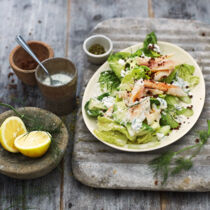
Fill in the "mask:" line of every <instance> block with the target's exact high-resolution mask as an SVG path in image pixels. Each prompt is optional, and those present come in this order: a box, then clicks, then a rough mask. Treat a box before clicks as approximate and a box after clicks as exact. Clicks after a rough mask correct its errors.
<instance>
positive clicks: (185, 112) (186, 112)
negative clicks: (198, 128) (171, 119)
mask: <svg viewBox="0 0 210 210" xmlns="http://www.w3.org/2000/svg"><path fill="white" fill-rule="evenodd" d="M176 113H177V115H184V116H185V117H191V116H192V115H193V110H192V109H190V108H182V109H181V110H177V111H176Z"/></svg>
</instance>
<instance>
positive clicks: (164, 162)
mask: <svg viewBox="0 0 210 210" xmlns="http://www.w3.org/2000/svg"><path fill="white" fill-rule="evenodd" d="M207 123H208V129H207V130H204V131H199V132H198V134H199V143H197V144H195V145H192V146H187V147H184V148H182V149H180V150H178V151H176V152H174V151H168V152H166V153H163V154H162V155H160V156H159V157H157V158H155V159H153V160H152V161H150V162H149V166H150V168H151V169H152V171H153V173H154V176H155V177H157V176H160V177H161V179H162V181H161V184H162V185H163V184H165V183H166V182H167V179H168V177H169V176H170V175H175V174H178V173H180V172H181V171H182V170H185V171H187V170H189V169H190V168H192V166H193V161H192V159H193V158H194V157H196V155H198V153H199V152H200V150H201V148H202V147H203V146H204V144H205V143H206V142H207V140H208V137H209V136H210V120H207ZM188 150H193V152H192V154H191V155H190V157H184V156H181V155H180V154H181V153H183V152H186V151H188Z"/></svg>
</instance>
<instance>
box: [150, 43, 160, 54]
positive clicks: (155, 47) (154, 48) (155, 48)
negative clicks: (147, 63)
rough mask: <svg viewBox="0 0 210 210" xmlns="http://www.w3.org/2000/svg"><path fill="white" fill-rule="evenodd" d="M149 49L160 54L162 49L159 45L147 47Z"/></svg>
mask: <svg viewBox="0 0 210 210" xmlns="http://www.w3.org/2000/svg"><path fill="white" fill-rule="evenodd" d="M147 47H148V48H150V47H151V48H152V50H153V51H155V52H157V53H160V47H159V46H158V45H157V44H151V43H150V44H148V46H147Z"/></svg>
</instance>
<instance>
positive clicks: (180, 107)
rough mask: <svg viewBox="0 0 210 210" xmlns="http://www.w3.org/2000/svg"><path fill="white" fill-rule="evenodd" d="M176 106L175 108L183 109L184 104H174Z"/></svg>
mask: <svg viewBox="0 0 210 210" xmlns="http://www.w3.org/2000/svg"><path fill="white" fill-rule="evenodd" d="M174 106H175V108H176V109H178V110H182V108H183V107H182V106H180V105H178V104H174Z"/></svg>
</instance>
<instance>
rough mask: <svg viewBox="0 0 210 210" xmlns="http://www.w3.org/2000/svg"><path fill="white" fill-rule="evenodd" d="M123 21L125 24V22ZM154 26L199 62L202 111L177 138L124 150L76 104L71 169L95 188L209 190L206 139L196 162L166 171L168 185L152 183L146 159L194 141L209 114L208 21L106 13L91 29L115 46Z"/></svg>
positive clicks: (88, 74)
mask: <svg viewBox="0 0 210 210" xmlns="http://www.w3.org/2000/svg"><path fill="white" fill-rule="evenodd" d="M125 26H126V27H125ZM151 31H155V32H156V33H157V36H158V39H159V40H162V41H168V42H171V43H174V44H177V45H179V46H180V47H182V48H184V49H185V50H186V51H188V52H189V53H190V54H191V55H192V56H193V57H194V58H195V59H196V60H197V62H198V64H199V65H200V67H201V68H202V71H203V74H204V76H205V82H206V89H207V97H206V102H205V107H204V110H203V112H202V115H201V117H200V118H199V120H198V122H197V123H196V125H195V126H194V128H193V129H192V130H191V131H190V132H189V133H188V134H187V135H186V136H185V137H183V138H182V139H181V140H179V141H177V142H176V143H174V144H172V145H171V146H168V147H166V148H163V149H161V150H156V151H153V152H147V153H126V152H121V151H118V150H114V149H112V148H109V147H108V146H105V145H104V144H102V143H101V142H99V141H98V140H97V139H95V138H94V137H93V136H92V135H91V134H90V132H89V131H88V130H87V128H86V126H85V124H84V122H83V119H82V116H81V110H79V112H78V120H77V123H76V136H75V144H74V151H73V173H74V176H75V177H76V178H77V179H78V180H79V181H81V182H82V183H84V184H86V185H89V186H92V187H99V188H113V189H142V190H169V191H209V190H210V176H209V174H210V164H209V158H210V156H209V149H210V144H209V143H207V145H206V146H205V148H204V149H203V151H202V152H201V153H200V155H198V157H196V159H195V166H194V168H193V169H191V170H190V171H188V172H183V173H181V174H180V175H179V176H174V177H171V178H170V179H169V181H168V184H167V185H164V186H161V184H160V181H158V184H155V182H156V179H154V177H153V174H152V172H151V170H150V169H149V167H148V165H147V163H148V162H149V161H150V160H152V159H153V158H154V157H156V156H157V155H159V154H161V153H162V152H163V151H166V150H176V149H177V148H181V147H183V146H187V145H192V144H195V138H196V137H195V131H196V130H201V129H204V128H205V126H206V119H207V118H208V117H210V113H209V108H208V107H209V104H210V100H209V99H208V95H209V94H210V92H209V90H208V88H209V86H210V82H209V78H210V77H209V66H208V65H209V63H210V55H209V51H210V42H209V41H210V26H209V25H207V24H203V23H199V22H195V21H187V20H186V21H185V20H172V19H171V20H169V19H134V18H127V19H111V20H107V21H104V22H102V23H100V24H98V25H97V26H96V27H95V29H94V30H93V33H94V34H97V33H98V34H99V33H101V34H105V35H107V36H108V37H109V38H111V40H112V41H113V44H114V50H115V51H119V50H122V49H124V48H126V47H128V46H131V45H133V44H136V43H138V42H139V41H142V40H143V39H144V37H145V35H146V34H147V33H148V32H151ZM95 70H96V68H93V66H92V65H88V66H87V68H86V71H85V72H84V81H83V89H82V92H83V91H84V89H85V86H86V84H87V82H88V81H89V79H90V77H91V76H92V74H93V73H94V72H95Z"/></svg>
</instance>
